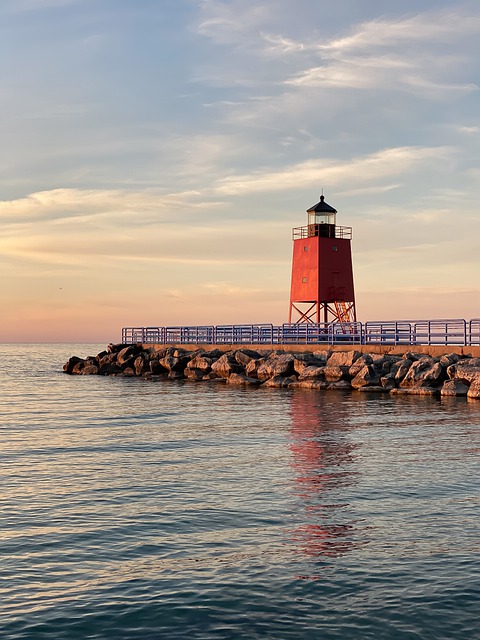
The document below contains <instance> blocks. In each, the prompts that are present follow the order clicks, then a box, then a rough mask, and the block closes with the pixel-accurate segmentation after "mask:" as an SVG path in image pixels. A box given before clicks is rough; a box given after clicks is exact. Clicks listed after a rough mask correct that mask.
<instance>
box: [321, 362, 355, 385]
mask: <svg viewBox="0 0 480 640" xmlns="http://www.w3.org/2000/svg"><path fill="white" fill-rule="evenodd" d="M329 362H330V360H329ZM349 368H350V367H331V366H330V365H327V366H326V367H324V369H323V375H324V376H325V380H326V381H327V382H338V381H339V380H344V379H345V378H346V377H347V376H348V371H349Z"/></svg>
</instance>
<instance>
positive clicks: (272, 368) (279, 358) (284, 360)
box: [257, 353, 293, 380]
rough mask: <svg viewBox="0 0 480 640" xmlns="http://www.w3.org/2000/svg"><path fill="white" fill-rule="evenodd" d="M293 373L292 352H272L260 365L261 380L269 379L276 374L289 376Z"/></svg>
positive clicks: (258, 373)
mask: <svg viewBox="0 0 480 640" xmlns="http://www.w3.org/2000/svg"><path fill="white" fill-rule="evenodd" d="M292 373H293V355H292V354H291V353H281V354H278V355H277V354H272V355H271V356H269V357H268V358H267V359H266V360H265V361H264V362H263V364H261V365H260V366H259V367H258V370H257V376H258V378H259V379H260V380H268V379H269V378H273V377H275V376H283V377H288V376H290V375H291V374H292Z"/></svg>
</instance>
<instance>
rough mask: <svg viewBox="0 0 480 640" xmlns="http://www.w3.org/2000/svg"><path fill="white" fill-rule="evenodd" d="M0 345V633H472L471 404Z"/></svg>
mask: <svg viewBox="0 0 480 640" xmlns="http://www.w3.org/2000/svg"><path fill="white" fill-rule="evenodd" d="M103 347H104V345H23V346H22V345H3V346H1V347H0V352H1V365H0V423H1V464H0V482H1V502H0V504H1V507H0V515H1V528H0V550H1V564H0V603H1V607H0V638H1V639H2V640H5V639H10V638H15V639H20V638H25V639H27V640H36V639H44V638H45V639H47V638H48V639H49V640H52V639H65V640H76V639H82V640H84V639H86V638H89V639H107V638H108V639H110V638H111V639H115V640H123V639H125V640H137V639H142V640H150V639H152V640H154V639H166V640H175V639H192V640H193V639H202V640H210V639H212V640H217V639H218V640H222V639H225V640H231V639H237V638H238V639H244V638H245V639H248V640H253V639H256V638H269V639H275V640H277V639H278V640H286V639H290V638H291V639H295V640H303V639H309V640H310V639H317V638H318V639H322V640H324V639H337V638H338V639H340V638H342V639H346V640H349V639H355V640H358V639H360V640H362V639H369V638H372V639H375V640H378V639H388V640H396V639H405V640H406V639H420V638H425V639H440V638H441V639H455V640H462V639H468V640H472V639H474V638H480V554H479V550H480V549H479V514H480V498H479V496H480V480H479V466H480V465H479V452H480V401H476V402H475V401H473V402H472V401H467V400H466V399H442V400H440V399H435V398H428V397H418V396H416V397H403V396H402V397H394V398H391V397H389V396H377V395H368V394H360V393H350V392H348V393H347V392H345V393H344V392H334V391H312V390H294V391H288V390H283V389H262V388H260V389H241V388H238V389H237V388H232V387H227V386H221V385H218V384H209V383H196V384H195V383H188V382H187V383H182V382H171V381H169V382H151V381H144V380H138V379H121V378H102V377H97V376H85V377H81V376H66V375H65V374H63V373H62V371H61V368H62V365H63V363H64V362H65V361H66V360H67V358H68V357H69V356H71V355H74V354H75V355H79V356H82V357H85V356H87V355H92V354H96V353H97V352H98V351H100V350H101V349H102V348H103Z"/></svg>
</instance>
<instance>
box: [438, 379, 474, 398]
mask: <svg viewBox="0 0 480 640" xmlns="http://www.w3.org/2000/svg"><path fill="white" fill-rule="evenodd" d="M467 392H468V385H466V384H464V383H463V382H461V381H460V380H445V382H444V383H443V387H442V388H441V390H440V393H441V395H442V396H466V395H467Z"/></svg>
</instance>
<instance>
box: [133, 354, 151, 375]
mask: <svg viewBox="0 0 480 640" xmlns="http://www.w3.org/2000/svg"><path fill="white" fill-rule="evenodd" d="M133 368H134V370H135V375H137V376H141V375H143V374H144V373H147V371H149V372H150V361H149V359H148V355H147V354H146V353H141V354H140V355H139V356H137V357H136V358H135V361H134V363H133Z"/></svg>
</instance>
